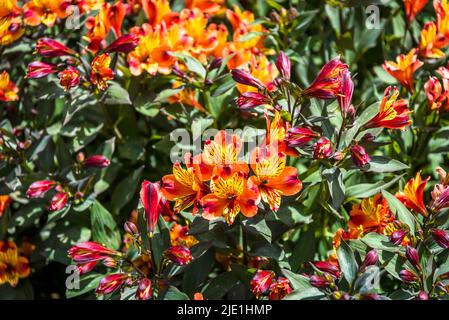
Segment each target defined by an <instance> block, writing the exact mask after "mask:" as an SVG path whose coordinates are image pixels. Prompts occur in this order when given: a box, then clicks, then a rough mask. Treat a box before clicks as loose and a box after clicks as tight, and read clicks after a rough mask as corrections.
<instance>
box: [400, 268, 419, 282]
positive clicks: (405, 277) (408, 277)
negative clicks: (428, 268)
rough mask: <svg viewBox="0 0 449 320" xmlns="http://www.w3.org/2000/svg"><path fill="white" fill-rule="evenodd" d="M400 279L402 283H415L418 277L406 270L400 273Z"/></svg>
mask: <svg viewBox="0 0 449 320" xmlns="http://www.w3.org/2000/svg"><path fill="white" fill-rule="evenodd" d="M399 277H400V278H401V279H402V281H404V282H408V283H411V282H415V281H416V280H418V277H417V276H416V275H415V274H414V273H413V272H411V271H410V270H406V269H404V270H401V271H400V272H399Z"/></svg>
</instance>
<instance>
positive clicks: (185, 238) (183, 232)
mask: <svg viewBox="0 0 449 320" xmlns="http://www.w3.org/2000/svg"><path fill="white" fill-rule="evenodd" d="M188 232H189V227H188V226H182V225H180V224H179V223H176V222H175V223H174V224H173V226H172V227H171V229H170V240H171V245H172V246H186V247H188V248H190V247H192V246H194V245H195V244H197V243H198V240H197V239H196V238H195V237H194V236H191V235H188Z"/></svg>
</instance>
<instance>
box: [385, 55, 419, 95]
mask: <svg viewBox="0 0 449 320" xmlns="http://www.w3.org/2000/svg"><path fill="white" fill-rule="evenodd" d="M417 52H418V50H417V49H412V50H410V52H409V53H408V54H406V55H405V54H401V55H399V56H398V57H396V61H386V62H385V63H384V64H383V65H382V66H383V68H384V69H385V71H387V72H388V73H389V74H390V75H391V76H393V77H394V78H395V79H396V80H397V81H398V82H399V83H400V84H401V85H402V86H404V87H405V88H406V89H407V90H408V91H409V92H414V91H415V88H414V85H413V75H414V73H415V72H416V70H418V69H419V68H421V67H422V65H423V64H424V63H423V62H422V61H420V60H419V59H418V55H417Z"/></svg>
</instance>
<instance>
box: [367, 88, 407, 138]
mask: <svg viewBox="0 0 449 320" xmlns="http://www.w3.org/2000/svg"><path fill="white" fill-rule="evenodd" d="M398 96H399V90H398V89H397V88H396V87H395V88H394V89H393V93H391V87H388V88H387V89H386V90H385V93H384V96H383V98H382V101H381V103H380V110H379V113H378V114H377V115H376V116H375V117H374V118H372V119H371V120H370V121H369V122H368V123H367V124H366V125H365V127H366V128H380V127H383V128H388V129H401V130H405V127H407V126H409V125H410V124H411V122H412V121H411V120H410V119H409V114H410V112H411V111H410V110H409V109H408V108H407V102H406V101H405V100H399V101H396V99H397V98H398Z"/></svg>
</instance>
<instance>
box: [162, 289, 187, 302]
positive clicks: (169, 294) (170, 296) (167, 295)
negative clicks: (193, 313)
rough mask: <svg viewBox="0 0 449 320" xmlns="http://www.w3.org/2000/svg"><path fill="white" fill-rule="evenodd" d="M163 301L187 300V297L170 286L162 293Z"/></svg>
mask: <svg viewBox="0 0 449 320" xmlns="http://www.w3.org/2000/svg"><path fill="white" fill-rule="evenodd" d="M163 300H189V296H188V295H186V294H185V293H184V292H181V291H179V290H178V289H177V288H176V287H174V286H170V287H168V289H167V291H165V292H164V295H163Z"/></svg>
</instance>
